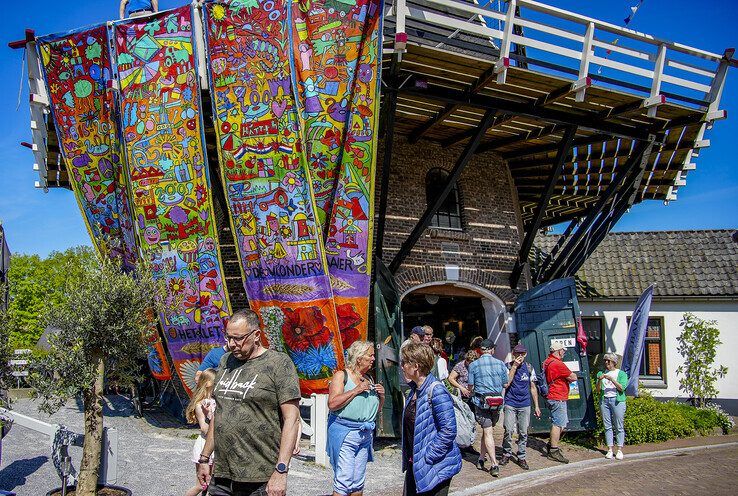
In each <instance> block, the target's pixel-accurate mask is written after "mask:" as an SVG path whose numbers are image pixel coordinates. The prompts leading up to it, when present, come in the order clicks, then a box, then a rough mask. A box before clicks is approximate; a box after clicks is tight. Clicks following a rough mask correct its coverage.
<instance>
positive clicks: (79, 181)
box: [37, 25, 172, 380]
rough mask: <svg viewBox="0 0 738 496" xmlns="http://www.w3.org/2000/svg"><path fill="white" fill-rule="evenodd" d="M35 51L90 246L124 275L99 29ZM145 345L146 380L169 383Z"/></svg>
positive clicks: (118, 162) (120, 181)
mask: <svg viewBox="0 0 738 496" xmlns="http://www.w3.org/2000/svg"><path fill="white" fill-rule="evenodd" d="M37 47H38V50H39V52H40V60H41V61H42V62H41V63H42V66H43V73H44V78H45V80H46V87H47V89H48V92H49V99H50V103H51V116H52V119H53V121H54V128H55V129H56V133H57V137H58V140H59V149H60V152H61V154H62V157H63V158H64V163H65V164H66V165H67V170H68V171H69V182H70V184H71V185H72V190H73V191H74V196H75V198H76V199H77V203H78V205H79V207H80V210H81V211H82V217H83V219H84V221H85V225H86V226H87V231H88V232H89V234H90V238H91V240H92V244H93V245H94V246H95V248H96V249H97V252H98V254H99V255H100V256H109V257H111V258H118V259H119V260H120V262H121V266H122V268H123V270H132V269H133V268H134V267H135V265H136V258H137V253H138V248H137V246H136V237H135V234H134V229H133V219H132V217H131V211H130V208H129V205H128V201H129V200H128V189H127V185H126V183H127V181H126V178H125V174H124V170H123V169H124V167H123V163H124V157H123V156H122V151H121V145H120V133H119V127H118V122H117V120H116V118H115V100H114V98H115V94H114V92H113V91H111V90H110V84H109V83H110V81H111V79H112V75H111V64H110V55H109V51H108V30H107V27H106V26H105V25H101V26H96V27H93V28H85V29H83V30H79V31H75V32H72V33H65V34H63V35H51V36H46V37H43V38H39V39H38V40H37ZM147 341H148V343H149V367H150V369H151V372H152V375H153V376H154V377H156V378H157V379H160V380H168V379H171V378H172V375H171V370H170V369H169V365H168V363H167V360H166V356H165V354H164V349H163V347H162V343H161V339H159V334H158V332H157V330H156V329H155V328H154V329H152V332H151V333H150V335H149V336H148V337H147Z"/></svg>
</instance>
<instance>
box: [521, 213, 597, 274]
mask: <svg viewBox="0 0 738 496" xmlns="http://www.w3.org/2000/svg"><path fill="white" fill-rule="evenodd" d="M587 213H588V212H582V215H586V214H587ZM582 215H579V216H577V217H574V218H573V219H571V222H569V225H568V226H567V227H566V229H565V230H564V232H563V233H562V234H561V236H560V237H559V240H558V241H557V242H556V244H555V245H554V246H553V248H551V251H550V252H549V253H548V255H546V258H544V259H543V262H541V265H540V266H539V267H538V270H537V271H536V274H535V277H534V279H535V281H536V284H539V283H540V282H541V280H540V275H541V274H542V273H543V272H544V271H545V270H546V268H547V267H548V264H549V263H551V260H552V259H553V257H554V255H556V253H558V251H559V249H561V246H562V245H563V244H564V242H565V241H566V240H567V239H568V238H569V236H570V235H571V233H572V231H573V230H574V228H575V227H577V224H579V219H580V218H581V217H582Z"/></svg>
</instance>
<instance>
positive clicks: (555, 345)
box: [549, 341, 566, 351]
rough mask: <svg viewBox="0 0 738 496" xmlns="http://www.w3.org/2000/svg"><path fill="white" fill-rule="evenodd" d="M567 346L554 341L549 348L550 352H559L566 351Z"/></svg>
mask: <svg viewBox="0 0 738 496" xmlns="http://www.w3.org/2000/svg"><path fill="white" fill-rule="evenodd" d="M565 349H566V346H564V345H563V344H561V342H560V341H554V342H552V343H551V346H550V347H549V350H551V351H559V350H565Z"/></svg>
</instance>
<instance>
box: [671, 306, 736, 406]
mask: <svg viewBox="0 0 738 496" xmlns="http://www.w3.org/2000/svg"><path fill="white" fill-rule="evenodd" d="M679 325H680V326H681V327H682V328H683V329H682V333H681V334H680V335H679V337H678V338H677V342H678V343H679V346H678V347H677V350H678V351H679V354H680V355H682V358H684V363H682V365H680V366H679V367H677V374H679V375H681V376H682V377H681V378H680V379H679V389H680V390H681V391H684V392H685V393H686V394H688V395H689V396H690V398H691V401H692V403H693V404H694V405H695V406H698V407H702V406H704V405H705V404H706V403H707V401H708V400H710V399H713V398H715V397H716V396H717V395H718V389H717V387H716V386H715V384H716V383H717V380H718V379H721V378H723V377H725V375H726V374H727V373H728V368H727V367H724V366H722V365H718V366H713V364H714V363H715V355H716V353H717V347H718V346H719V345H721V344H722V342H721V341H720V339H719V336H720V330H719V329H718V328H717V322H715V321H714V320H708V321H706V320H702V319H700V318H698V317H695V316H694V315H693V314H691V313H685V314H684V316H683V317H682V321H681V323H680V324H679Z"/></svg>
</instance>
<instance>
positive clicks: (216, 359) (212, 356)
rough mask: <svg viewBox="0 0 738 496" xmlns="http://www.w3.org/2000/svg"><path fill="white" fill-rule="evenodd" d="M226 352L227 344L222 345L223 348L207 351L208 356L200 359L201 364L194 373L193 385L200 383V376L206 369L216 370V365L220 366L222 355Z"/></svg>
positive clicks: (218, 347)
mask: <svg viewBox="0 0 738 496" xmlns="http://www.w3.org/2000/svg"><path fill="white" fill-rule="evenodd" d="M227 351H228V344H227V343H226V344H224V345H223V346H217V347H215V348H213V349H212V350H210V351H208V354H207V355H205V358H203V359H202V363H201V364H200V366H199V367H198V368H197V372H195V384H197V383H198V382H199V381H200V374H202V373H203V371H205V370H207V369H217V368H218V365H219V364H220V359H221V358H223V355H225V354H226V352H227Z"/></svg>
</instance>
